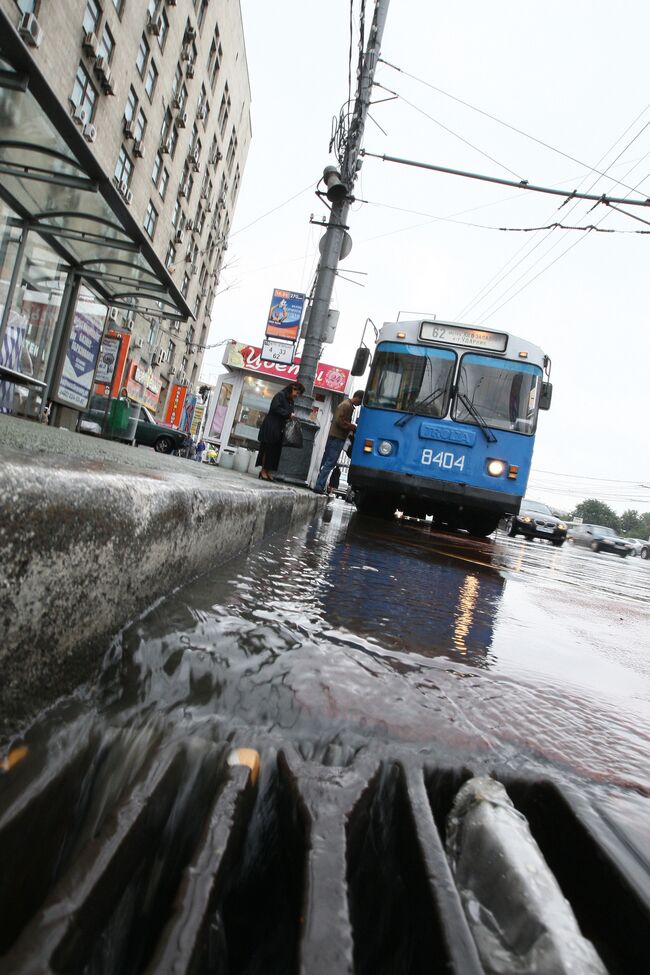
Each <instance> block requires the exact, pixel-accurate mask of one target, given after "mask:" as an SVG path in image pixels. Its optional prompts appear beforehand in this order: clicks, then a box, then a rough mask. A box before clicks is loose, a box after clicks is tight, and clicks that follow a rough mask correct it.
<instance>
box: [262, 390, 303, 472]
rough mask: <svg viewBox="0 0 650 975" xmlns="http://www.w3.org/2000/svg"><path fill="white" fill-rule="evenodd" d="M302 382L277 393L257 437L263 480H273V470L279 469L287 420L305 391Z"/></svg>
mask: <svg viewBox="0 0 650 975" xmlns="http://www.w3.org/2000/svg"><path fill="white" fill-rule="evenodd" d="M304 391H305V387H304V386H303V384H302V383H299V382H295V383H291V384H290V385H289V386H285V387H284V389H281V390H280V392H279V393H276V394H275V396H274V397H273V399H272V400H271V406H270V408H269V412H268V413H267V414H266V416H265V417H264V422H263V423H262V426H261V427H260V432H259V433H258V435H257V439H258V440H259V442H260V449H259V453H258V455H257V466H258V467H261V468H262V470H261V471H260V473H259V475H258V476H259V477H260V479H261V480H262V481H273V480H274V478H273V474H272V472H273V471H277V469H278V464H279V463H280V454H281V453H282V440H283V434H284V428H285V426H286V423H287V420H289V419H290V418H291V417H292V416H293V404H294V400H296V399H297V398H298V396H301V395H302V393H304Z"/></svg>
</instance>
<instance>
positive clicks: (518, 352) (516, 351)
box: [377, 318, 546, 368]
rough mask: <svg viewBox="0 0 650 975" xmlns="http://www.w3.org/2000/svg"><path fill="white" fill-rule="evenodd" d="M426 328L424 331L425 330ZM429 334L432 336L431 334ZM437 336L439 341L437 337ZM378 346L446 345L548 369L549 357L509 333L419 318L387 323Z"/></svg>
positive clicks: (534, 346)
mask: <svg viewBox="0 0 650 975" xmlns="http://www.w3.org/2000/svg"><path fill="white" fill-rule="evenodd" d="M423 326H424V328H423ZM427 333H428V334H427ZM433 336H435V337H433ZM377 341H378V342H407V343H410V344H411V345H442V346H445V347H446V348H450V349H456V350H458V351H459V352H461V351H473V352H486V353H488V354H489V355H495V356H499V357H501V358H504V359H515V360H516V359H522V360H524V361H526V362H532V363H534V364H535V365H538V366H541V367H542V368H543V367H544V360H545V359H546V356H545V354H544V352H543V351H542V349H540V347H539V346H538V345H533V343H532V342H527V341H526V339H522V338H519V337H518V336H517V335H512V334H511V333H509V332H502V331H497V330H496V329H495V330H492V329H484V328H480V326H478V325H466V324H464V323H463V322H448V321H443V320H441V319H438V318H436V319H433V318H418V319H416V320H415V321H409V322H384V324H383V326H382V327H381V329H380V330H379V338H378V340H377Z"/></svg>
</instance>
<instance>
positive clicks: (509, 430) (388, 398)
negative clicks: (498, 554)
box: [348, 320, 552, 535]
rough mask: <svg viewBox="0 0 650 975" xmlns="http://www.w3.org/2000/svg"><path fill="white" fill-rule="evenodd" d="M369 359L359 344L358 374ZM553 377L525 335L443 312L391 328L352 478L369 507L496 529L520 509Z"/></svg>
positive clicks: (365, 509)
mask: <svg viewBox="0 0 650 975" xmlns="http://www.w3.org/2000/svg"><path fill="white" fill-rule="evenodd" d="M364 353H365V362H364ZM367 356H368V352H367V350H366V349H360V350H359V352H358V353H357V358H356V359H355V366H354V367H353V374H355V373H356V374H359V372H363V371H365V366H366V364H367V361H368V360H367ZM549 377H550V360H549V358H548V357H547V356H545V355H544V353H543V352H542V350H541V349H539V348H538V347H537V346H536V345H531V343H530V342H526V341H524V340H523V339H520V338H517V337H516V336H515V335H508V334H506V333H505V332H491V331H486V330H484V329H479V328H474V327H472V326H468V325H461V324H457V323H453V322H442V321H426V320H419V321H415V322H397V323H389V324H386V325H384V327H383V328H382V329H381V331H380V333H379V336H378V340H377V348H376V352H375V355H374V358H373V362H372V366H371V370H370V376H369V379H368V385H367V388H366V393H365V397H364V402H363V406H362V408H361V413H360V417H359V422H358V429H357V433H356V435H355V439H354V447H353V451H352V462H351V466H350V471H349V475H348V479H349V483H350V484H351V485H352V487H353V488H354V489H355V499H356V504H357V507H358V508H359V510H360V511H361V512H362V513H364V514H371V515H377V516H380V517H389V516H391V515H392V514H393V513H394V512H395V510H397V509H399V510H400V511H402V512H404V514H407V515H410V516H413V517H418V518H424V517H426V516H427V515H432V516H433V519H434V522H436V523H438V524H440V525H446V526H447V527H449V528H454V529H456V528H464V529H466V530H467V531H469V532H470V533H471V534H473V535H489V534H491V532H493V531H494V529H495V528H496V526H497V524H498V521H499V519H500V518H501V516H502V515H504V514H517V512H518V511H519V506H520V503H521V499H522V498H523V496H524V494H525V491H526V484H527V482H528V475H529V472H530V464H531V458H532V453H533V445H534V443H535V430H536V427H537V414H538V412H539V410H544V409H548V408H549V406H550V402H551V393H552V387H551V384H550V382H549Z"/></svg>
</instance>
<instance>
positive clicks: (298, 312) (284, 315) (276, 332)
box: [266, 288, 305, 342]
mask: <svg viewBox="0 0 650 975" xmlns="http://www.w3.org/2000/svg"><path fill="white" fill-rule="evenodd" d="M304 304H305V296H304V295H301V294H298V293H297V292H295V291H281V290H280V288H276V289H275V290H274V292H273V298H272V299H271V307H270V309H269V316H268V319H267V322H266V337H267V339H285V341H287V342H295V341H296V340H297V338H298V332H299V331H300V319H301V318H302V309H303V305H304Z"/></svg>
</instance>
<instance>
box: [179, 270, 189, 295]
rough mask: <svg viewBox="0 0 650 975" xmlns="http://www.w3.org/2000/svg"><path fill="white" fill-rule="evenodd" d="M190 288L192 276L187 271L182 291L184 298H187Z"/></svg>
mask: <svg viewBox="0 0 650 975" xmlns="http://www.w3.org/2000/svg"><path fill="white" fill-rule="evenodd" d="M189 290H190V276H189V274H188V273H187V271H186V272H185V274H184V275H183V284H182V287H181V293H182V295H183V298H187V292H188V291H189Z"/></svg>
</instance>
